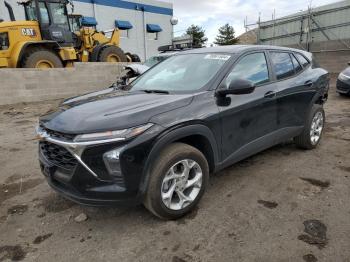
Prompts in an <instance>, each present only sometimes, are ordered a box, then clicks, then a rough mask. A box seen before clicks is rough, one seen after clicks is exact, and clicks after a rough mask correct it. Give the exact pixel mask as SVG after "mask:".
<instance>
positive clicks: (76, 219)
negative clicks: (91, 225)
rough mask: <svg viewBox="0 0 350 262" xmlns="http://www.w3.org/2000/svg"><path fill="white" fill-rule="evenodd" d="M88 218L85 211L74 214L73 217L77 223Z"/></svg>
mask: <svg viewBox="0 0 350 262" xmlns="http://www.w3.org/2000/svg"><path fill="white" fill-rule="evenodd" d="M87 219H88V216H87V215H86V214H85V213H81V214H80V215H78V216H76V217H75V218H74V221H75V222H77V223H81V222H84V221H86V220H87Z"/></svg>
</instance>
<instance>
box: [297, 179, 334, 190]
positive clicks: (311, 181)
mask: <svg viewBox="0 0 350 262" xmlns="http://www.w3.org/2000/svg"><path fill="white" fill-rule="evenodd" d="M300 179H301V180H303V181H305V182H308V183H309V184H311V185H313V186H317V187H320V188H322V189H324V188H327V187H329V186H330V182H329V181H321V180H318V179H314V178H305V177H300Z"/></svg>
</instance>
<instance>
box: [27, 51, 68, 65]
mask: <svg viewBox="0 0 350 262" xmlns="http://www.w3.org/2000/svg"><path fill="white" fill-rule="evenodd" d="M22 67H23V68H42V69H47V68H61V67H63V63H62V61H61V59H60V58H59V57H58V56H57V55H56V54H55V53H53V52H51V51H49V50H46V49H41V48H36V49H32V50H31V51H29V52H28V53H27V54H25V55H24V58H23V60H22Z"/></svg>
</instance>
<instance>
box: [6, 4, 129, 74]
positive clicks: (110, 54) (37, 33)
mask: <svg viewBox="0 0 350 262" xmlns="http://www.w3.org/2000/svg"><path fill="white" fill-rule="evenodd" d="M20 4H21V5H23V7H24V11H25V16H26V20H25V21H15V16H14V14H13V11H12V7H11V6H10V5H9V4H8V3H7V2H5V5H6V7H7V9H8V11H9V15H10V19H11V21H9V22H5V21H3V20H0V68H6V67H9V68H16V67H23V68H57V67H69V66H72V65H73V62H88V61H91V62H128V61H131V60H132V59H131V57H130V56H127V55H126V54H125V53H124V52H123V50H122V49H121V48H120V47H119V39H120V36H119V30H118V29H114V30H113V32H112V36H111V38H107V37H105V36H104V34H103V33H100V32H98V31H97V30H96V29H95V28H92V27H80V28H79V31H78V32H73V30H72V29H71V26H70V23H69V19H68V11H67V4H68V1H67V0H27V1H25V2H21V3H20Z"/></svg>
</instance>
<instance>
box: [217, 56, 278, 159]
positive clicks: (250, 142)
mask: <svg viewBox="0 0 350 262" xmlns="http://www.w3.org/2000/svg"><path fill="white" fill-rule="evenodd" d="M234 79H245V80H249V81H252V82H254V83H255V85H256V89H255V91H254V92H253V93H251V94H244V95H228V96H226V97H225V98H222V99H223V100H222V101H220V99H221V98H217V99H218V100H217V104H218V107H219V111H220V120H221V127H222V136H221V137H222V141H221V143H222V145H221V148H222V152H221V153H222V161H223V162H225V163H228V164H230V163H234V162H237V161H239V160H241V159H244V158H245V157H247V156H249V155H252V154H254V153H256V152H258V151H260V150H263V149H264V148H267V147H269V146H270V145H271V144H273V141H272V138H271V136H269V135H270V134H271V133H273V132H274V131H276V130H277V106H276V86H275V84H273V83H271V70H269V63H268V56H267V53H266V52H264V51H260V52H254V53H249V54H246V55H244V56H243V57H241V58H240V59H239V60H238V62H236V63H235V65H234V66H233V68H232V71H231V72H230V73H229V74H228V76H227V77H226V78H225V79H224V81H225V84H226V86H228V85H229V83H230V82H231V81H232V80H234Z"/></svg>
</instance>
